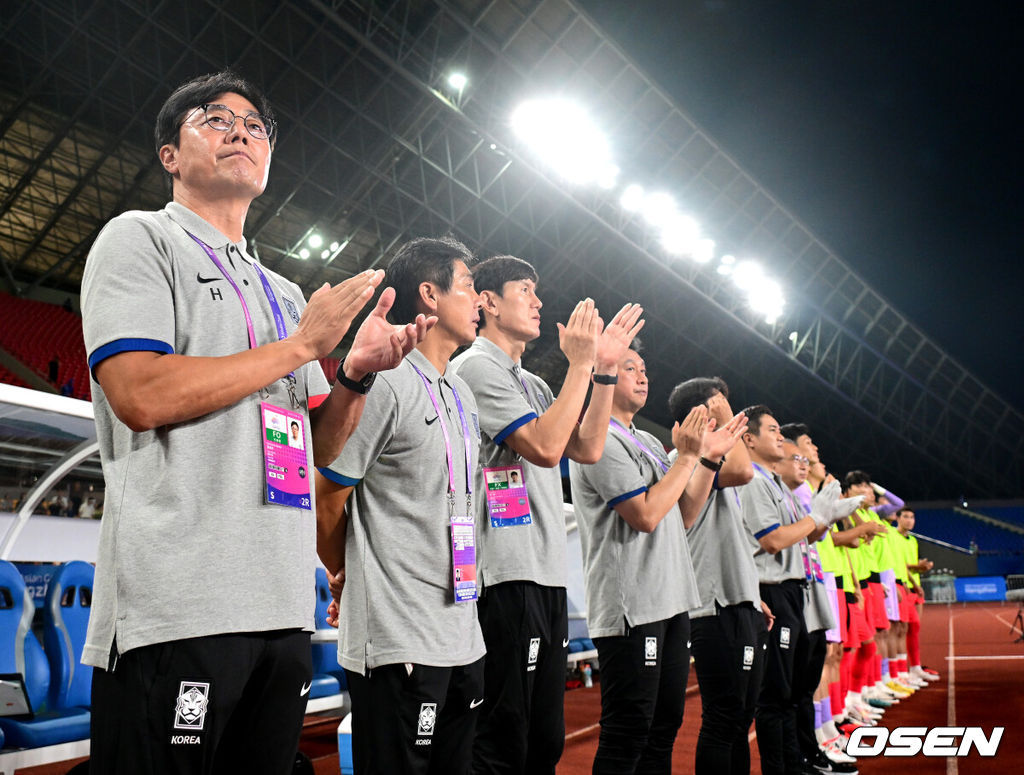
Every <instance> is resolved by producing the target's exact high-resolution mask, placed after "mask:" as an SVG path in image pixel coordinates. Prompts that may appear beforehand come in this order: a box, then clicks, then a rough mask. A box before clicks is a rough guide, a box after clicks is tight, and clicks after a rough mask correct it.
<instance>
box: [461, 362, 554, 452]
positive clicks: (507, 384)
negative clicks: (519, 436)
mask: <svg viewBox="0 0 1024 775" xmlns="http://www.w3.org/2000/svg"><path fill="white" fill-rule="evenodd" d="M457 374H458V376H459V377H460V378H461V379H463V380H464V381H465V382H466V384H467V385H469V388H470V390H472V391H473V395H474V396H475V397H476V403H477V406H478V407H479V409H480V430H482V431H483V432H484V433H486V434H487V436H489V437H490V438H491V439H493V440H494V443H495V444H501V443H503V442H504V441H505V439H507V438H508V437H509V436H510V435H511V434H512V433H513V432H514V431H515V430H516V429H517V428H520V427H522V426H523V425H525V424H526V423H528V422H530V421H531V420H534V419H536V417H537V413H536V412H535V411H534V410H533V407H531V406H530V404H529V403H527V401H526V398H525V397H524V396H523V389H522V387H521V386H520V385H517V384H516V380H515V377H513V376H512V374H510V373H509V372H508V370H507V369H503V368H502V367H501V366H500V365H499V364H497V363H495V362H494V361H492V360H491V359H490V358H488V357H486V356H483V355H473V356H472V357H469V358H465V359H463V360H462V362H461V363H460V364H459V368H458V371H457Z"/></svg>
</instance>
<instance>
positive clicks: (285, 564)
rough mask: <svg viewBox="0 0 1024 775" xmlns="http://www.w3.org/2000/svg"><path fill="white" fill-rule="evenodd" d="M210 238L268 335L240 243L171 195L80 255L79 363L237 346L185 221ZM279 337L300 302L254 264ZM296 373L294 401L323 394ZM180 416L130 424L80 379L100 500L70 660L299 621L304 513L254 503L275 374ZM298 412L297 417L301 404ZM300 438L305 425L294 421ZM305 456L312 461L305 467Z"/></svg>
mask: <svg viewBox="0 0 1024 775" xmlns="http://www.w3.org/2000/svg"><path fill="white" fill-rule="evenodd" d="M185 229H188V230H189V231H190V232H192V233H193V234H195V235H196V236H197V237H199V238H200V239H202V240H203V241H204V242H206V244H207V245H209V246H210V247H211V248H213V249H214V250H215V252H216V254H217V255H218V257H219V258H220V260H221V263H222V264H223V265H224V268H225V270H226V271H227V272H228V273H229V274H230V275H231V276H232V278H233V279H234V280H235V282H236V283H237V285H238V287H239V289H240V290H241V292H242V294H243V296H244V298H245V300H246V303H247V304H248V307H249V311H250V314H251V316H252V322H253V328H254V331H255V334H256V339H257V342H258V343H260V344H265V343H267V342H273V341H276V340H277V331H276V328H275V326H274V320H273V317H272V314H271V310H270V305H269V303H268V301H267V297H266V295H265V293H264V290H263V286H262V284H261V283H260V280H259V277H258V276H257V275H256V273H255V271H254V269H253V258H252V257H251V256H250V255H249V254H248V253H247V252H246V243H245V240H244V239H243V240H242V241H241V242H238V243H231V242H230V241H229V240H228V238H227V237H225V236H224V235H223V234H221V233H220V232H219V231H217V230H216V229H215V228H214V227H213V226H211V225H210V224H209V223H207V222H206V221H204V220H203V219H202V218H200V217H199V216H198V215H196V214H195V213H193V212H192V211H190V210H188V209H186V208H184V207H182V206H180V205H178V204H175V203H170V204H168V205H167V206H166V207H165V208H164V209H163V210H160V211H158V212H138V211H136V212H128V213H124V214H123V215H120V216H118V217H117V218H115V219H113V220H112V221H111V222H110V223H108V224H107V225H106V226H105V227H104V228H103V231H101V232H100V235H99V236H98V237H97V239H96V242H95V244H94V245H93V247H92V250H91V251H90V253H89V258H88V261H87V262H86V267H85V276H84V278H83V281H82V317H83V329H84V333H85V347H86V352H87V353H88V355H89V365H90V368H92V369H94V368H95V367H96V365H97V364H99V363H100V362H102V361H103V360H104V359H105V358H108V357H110V356H112V355H116V354H118V353H121V352H127V351H151V352H158V353H176V354H179V355H189V356H206V357H215V356H222V355H231V354H234V353H238V352H242V351H244V350H247V349H248V348H249V338H248V334H247V331H246V325H245V319H244V317H243V314H242V308H241V305H240V304H239V302H238V296H237V295H236V294H235V292H234V290H232V288H231V286H230V284H229V283H228V282H227V280H225V279H224V276H223V275H222V274H221V273H220V271H219V270H218V269H217V267H216V266H215V265H214V264H213V262H212V261H211V260H210V258H209V256H208V255H207V254H206V253H205V252H204V251H203V250H202V248H200V247H199V245H197V244H196V243H195V242H194V241H193V240H192V239H191V238H190V237H189V236H188V235H187V234H186V233H185ZM264 273H265V275H266V276H267V278H268V280H269V282H270V284H271V286H272V287H273V289H274V292H275V295H276V297H277V300H278V304H279V305H280V307H281V311H282V313H283V316H284V321H285V324H286V327H287V330H288V332H289V333H291V332H292V331H294V330H295V327H296V325H297V323H298V320H299V316H300V314H301V312H302V310H303V308H304V307H305V300H304V299H303V296H302V292H301V291H300V290H299V288H298V286H297V285H295V284H294V283H291V282H289V281H287V280H285V279H284V278H282V277H280V276H279V275H277V274H275V273H274V272H272V271H270V270H269V269H265V268H264ZM295 376H296V378H297V381H298V387H297V391H296V393H297V397H298V399H299V401H300V403H301V407H300V408H299V409H298V411H300V412H302V413H303V414H307V413H308V406H309V401H310V399H311V398H312V399H314V400H313V403H314V405H316V403H318V400H317V399H322V397H323V396H325V395H326V394H327V392H328V390H329V386H328V383H327V380H326V379H325V378H324V375H323V371H322V370H321V368H320V366H319V364H317V363H316V362H313V363H309V364H306V365H305V366H303V367H302V368H300V369H299V370H298V371H296V373H295ZM269 388H270V397H269V398H266V399H262V398H261V397H260V396H259V395H251V396H247V397H246V398H244V399H243V400H241V401H239V402H238V403H236V404H234V405H233V406H229V407H226V408H224V409H220V410H218V411H215V412H212V413H210V414H207V415H205V416H203V417H199V418H197V419H194V420H189V421H188V422H183V423H178V424H176V425H170V426H164V427H161V428H157V429H156V430H152V431H145V432H142V433H135V432H134V431H132V430H131V429H129V428H128V427H127V426H126V425H124V424H123V423H122V422H121V421H120V420H118V419H117V418H116V417H115V416H114V413H113V411H112V410H111V408H110V404H109V403H108V402H107V398H106V396H105V395H104V393H103V388H102V386H100V385H99V384H97V383H96V382H95V380H94V381H93V383H92V396H93V407H94V411H95V415H96V431H97V436H98V439H99V444H100V458H101V460H102V462H103V475H104V478H105V479H106V500H105V503H104V514H103V524H102V526H101V528H100V543H99V549H98V555H97V563H96V586H95V593H94V596H93V605H92V615H91V616H90V617H89V631H88V637H87V641H86V646H85V649H84V652H83V657H82V661H83V662H85V663H86V664H89V665H94V666H97V667H106V666H107V664H108V661H109V655H110V652H111V648H112V645H113V642H114V639H115V636H116V639H117V650H118V651H119V652H120V653H124V652H125V651H128V650H131V649H134V648H138V647H140V646H146V645H149V644H152V643H161V642H165V641H170V640H178V639H183V638H194V637H200V636H204V635H213V634H218V633H229V632H255V631H265V630H276V629H284V628H302V629H307V630H311V629H313V612H314V605H315V600H314V596H313V584H312V581H311V580H312V578H313V570H314V559H315V538H316V531H315V518H314V514H315V511H310V510H304V509H298V508H288V507H283V506H276V505H265V504H264V502H263V496H264V483H265V479H264V460H263V446H262V430H261V423H260V411H259V404H260V401H261V400H268V401H271V402H273V403H275V404H277V405H279V406H284V407H288V408H291V401H290V399H289V397H288V393H287V391H286V389H285V387H284V385H283V383H282V382H280V381H278V382H275V383H274V384H273V385H270V386H269ZM307 416H308V414H307ZM303 425H304V426H305V427H304V428H303V432H304V433H305V436H306V448H307V450H309V449H311V446H310V435H309V423H308V422H305V423H303ZM311 464H312V461H310V465H311Z"/></svg>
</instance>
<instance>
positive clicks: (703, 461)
mask: <svg viewBox="0 0 1024 775" xmlns="http://www.w3.org/2000/svg"><path fill="white" fill-rule="evenodd" d="M698 462H699V463H700V464H701V465H702V466H704V467H705V468H710V469H711V470H712V471H721V470H722V464H723V463H724V462H725V456H724V455H723V456H722V459H721V460H719V461H718V462H717V463H715V462H713V461H711V460H708V459H707V458H706V457H704V456H703V455H701V456H700V460H699V461H698Z"/></svg>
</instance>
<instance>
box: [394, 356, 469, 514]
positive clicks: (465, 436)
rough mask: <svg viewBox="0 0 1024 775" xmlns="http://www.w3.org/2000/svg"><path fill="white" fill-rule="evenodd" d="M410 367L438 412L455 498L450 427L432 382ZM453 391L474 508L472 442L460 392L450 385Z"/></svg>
mask: <svg viewBox="0 0 1024 775" xmlns="http://www.w3.org/2000/svg"><path fill="white" fill-rule="evenodd" d="M409 365H410V366H412V367H413V369H414V370H415V371H416V373H417V374H419V375H420V379H421V380H423V387H425V388H426V389H427V395H428V396H429V397H430V403H432V404H433V405H434V411H436V412H437V417H438V420H439V422H438V425H440V426H441V433H442V434H444V452H445V456H446V457H447V460H448V493H449V495H450V497H451V498H453V499H454V498H455V463H454V457H453V455H452V439H451V436H449V435H448V426H447V424H445V421H444V420H441V406H440V404H438V403H437V396H436V395H434V389H433V388H432V387H430V380H429V379H427V376H426V374H424V373H423V372H422V371H420V370H419V369H418V368H417V367H416V364H415V363H413V362H412V361H409ZM449 387H451V389H452V395H453V396H455V406H456V408H457V409H458V410H459V422H460V423H461V425H462V448H463V451H464V452H465V453H466V503H467V504H468V505H469V506H470V508H472V505H473V490H472V486H471V482H472V481H473V453H472V452H471V451H470V440H469V424H468V423H467V422H466V413H465V412H464V411H463V409H462V401H461V399H460V398H459V394H458V392H457V391H456V390H455V386H454V385H449Z"/></svg>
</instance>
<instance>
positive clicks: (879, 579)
mask: <svg viewBox="0 0 1024 775" xmlns="http://www.w3.org/2000/svg"><path fill="white" fill-rule="evenodd" d="M868 581H870V582H871V583H872V584H881V583H882V577H881V576H880V575H878V574H877V573H872V574H871V575H870V576H868Z"/></svg>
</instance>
